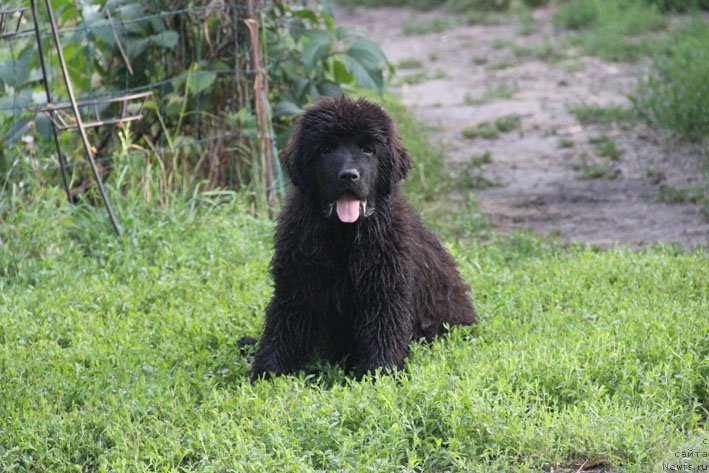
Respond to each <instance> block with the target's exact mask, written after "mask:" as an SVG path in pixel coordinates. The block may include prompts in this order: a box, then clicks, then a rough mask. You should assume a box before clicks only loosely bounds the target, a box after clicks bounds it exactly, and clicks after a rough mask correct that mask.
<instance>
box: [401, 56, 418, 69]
mask: <svg viewBox="0 0 709 473" xmlns="http://www.w3.org/2000/svg"><path fill="white" fill-rule="evenodd" d="M396 67H397V68H398V69H421V68H422V67H423V63H422V62H421V60H419V59H416V58H407V59H402V60H401V61H399V64H397V65H396Z"/></svg>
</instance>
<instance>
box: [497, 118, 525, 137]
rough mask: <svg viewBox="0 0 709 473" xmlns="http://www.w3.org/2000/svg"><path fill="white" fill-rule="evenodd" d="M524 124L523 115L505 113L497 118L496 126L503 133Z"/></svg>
mask: <svg viewBox="0 0 709 473" xmlns="http://www.w3.org/2000/svg"><path fill="white" fill-rule="evenodd" d="M521 124H522V117H520V116H519V115H505V116H504V117H500V118H498V119H497V120H495V128H497V129H498V130H500V132H501V133H507V132H508V131H512V130H516V129H517V128H519V127H520V125H521Z"/></svg>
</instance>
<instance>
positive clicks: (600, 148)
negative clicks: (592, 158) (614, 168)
mask: <svg viewBox="0 0 709 473" xmlns="http://www.w3.org/2000/svg"><path fill="white" fill-rule="evenodd" d="M589 143H591V144H592V145H593V149H594V150H595V151H596V154H597V155H598V156H603V157H606V158H610V159H612V160H613V161H616V160H618V158H620V155H621V151H620V150H619V149H618V147H617V146H616V143H615V141H613V140H612V139H610V138H609V137H607V136H605V135H603V136H596V137H593V138H591V139H589Z"/></svg>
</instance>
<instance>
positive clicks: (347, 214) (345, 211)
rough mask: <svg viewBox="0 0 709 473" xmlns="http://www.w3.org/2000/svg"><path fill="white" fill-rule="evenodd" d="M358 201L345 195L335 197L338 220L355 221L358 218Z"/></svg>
mask: <svg viewBox="0 0 709 473" xmlns="http://www.w3.org/2000/svg"><path fill="white" fill-rule="evenodd" d="M359 203H360V201H359V200H357V199H355V198H353V197H350V196H346V195H344V196H342V197H340V198H339V199H337V203H336V205H337V216H338V217H339V218H340V221H341V222H344V223H354V222H356V221H357V219H358V218H359Z"/></svg>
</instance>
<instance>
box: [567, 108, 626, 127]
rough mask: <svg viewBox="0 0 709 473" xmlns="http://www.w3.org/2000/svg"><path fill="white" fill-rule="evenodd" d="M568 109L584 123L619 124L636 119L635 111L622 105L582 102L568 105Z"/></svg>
mask: <svg viewBox="0 0 709 473" xmlns="http://www.w3.org/2000/svg"><path fill="white" fill-rule="evenodd" d="M568 109H569V112H571V113H572V114H573V115H574V116H575V117H576V119H577V120H578V121H579V122H580V123H582V124H584V125H586V124H589V123H599V124H612V123H615V124H619V123H625V122H632V121H634V120H636V119H637V113H636V112H635V111H634V110H633V109H632V108H627V107H623V106H622V105H611V106H608V107H602V106H600V105H587V104H585V103H582V104H579V105H573V106H570V107H569V108H568Z"/></svg>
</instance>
